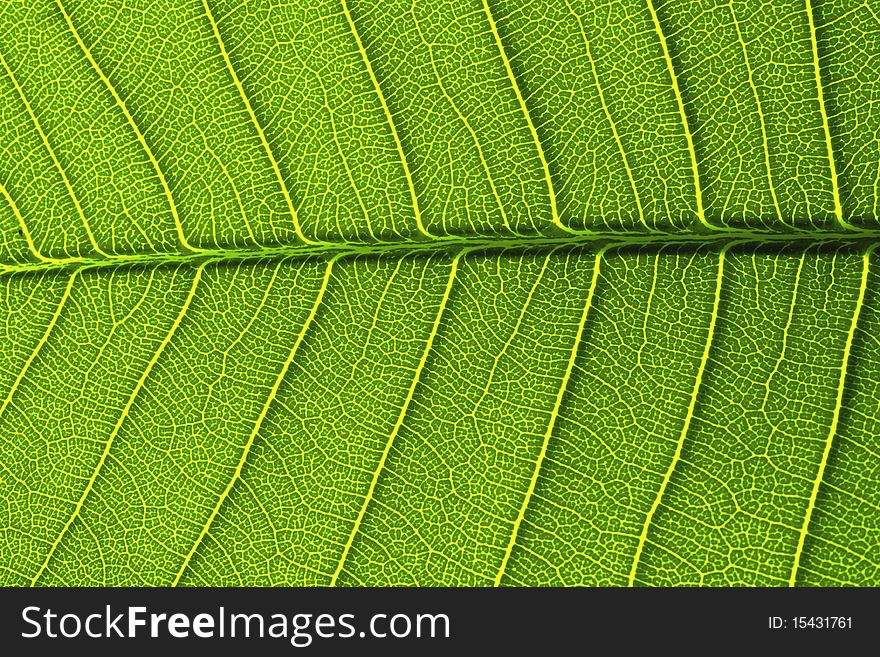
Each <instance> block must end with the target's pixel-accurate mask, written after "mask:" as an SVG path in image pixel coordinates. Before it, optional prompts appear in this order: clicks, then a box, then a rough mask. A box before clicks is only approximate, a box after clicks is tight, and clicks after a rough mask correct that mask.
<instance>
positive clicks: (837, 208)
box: [806, 0, 853, 229]
mask: <svg viewBox="0 0 880 657" xmlns="http://www.w3.org/2000/svg"><path fill="white" fill-rule="evenodd" d="M806 5H807V20H808V21H809V22H810V45H811V47H812V50H813V73H814V75H815V77H816V90H817V92H818V94H819V113H820V114H821V115H822V130H823V131H824V133H825V150H826V152H827V154H828V165H829V167H830V168H831V191H832V193H833V195H834V217H835V218H836V219H837V223H838V224H840V225H841V227H843V228H848V229H852V228H853V226H852V225H850V224H849V223H848V222H846V221H844V219H843V207H842V206H841V204H840V186H839V185H838V182H837V164H836V163H835V161H834V148H833V147H832V146H831V129H830V127H829V125H828V112H827V111H826V110H825V91H824V89H823V87H822V76H821V74H820V73H819V45H818V43H817V42H816V24H815V23H814V21H813V7H812V4H811V2H810V0H806Z"/></svg>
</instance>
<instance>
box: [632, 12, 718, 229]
mask: <svg viewBox="0 0 880 657" xmlns="http://www.w3.org/2000/svg"><path fill="white" fill-rule="evenodd" d="M646 1H647V3H648V10H649V11H650V12H651V20H652V21H654V30H655V31H656V32H657V36H658V38H659V39H660V47H661V48H662V49H663V59H664V60H666V68H667V69H668V70H669V77H670V78H671V80H672V90H673V91H674V92H675V101H676V103H678V113H679V115H681V125H682V128H683V129H684V137H685V140H686V141H687V147H688V154H689V155H690V160H691V170H692V171H693V174H694V187H695V190H696V196H697V219H699V220H700V223H701V224H703V226H705V227H706V228H710V229H712V230H721V228H719V227H718V226H713V225H712V224H710V223H709V222H708V221H706V213H705V211H704V209H703V190H702V188H701V187H700V172H699V170H698V169H697V153H696V151H695V150H694V138H693V136H692V135H691V129H690V126H689V125H688V120H687V115H686V114H685V111H684V98H683V97H682V95H681V89H680V88H679V86H678V77H677V76H676V75H675V67H674V66H673V65H672V57H670V55H669V47H668V46H667V45H666V36H665V35H664V34H663V28H662V27H661V26H660V18H659V17H658V16H657V11H656V10H655V9H654V3H653V1H652V0H646Z"/></svg>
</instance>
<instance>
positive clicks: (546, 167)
mask: <svg viewBox="0 0 880 657" xmlns="http://www.w3.org/2000/svg"><path fill="white" fill-rule="evenodd" d="M483 10H484V11H485V12H486V17H487V18H488V19H489V26H490V27H491V29H492V36H493V37H494V38H495V44H496V45H497V46H498V52H499V54H500V55H501V61H502V62H504V69H505V70H506V71H507V78H508V80H510V85H511V86H512V87H513V92H514V93H515V94H516V99H517V101H518V102H519V107H520V109H521V110H522V113H523V116H524V117H525V119H526V123H527V124H528V126H529V132H530V133H531V134H532V141H534V142H535V148H536V149H537V150H538V159H539V160H540V161H541V168H542V169H543V170H544V181H545V183H546V184H547V193H548V194H549V195H550V211H551V212H552V215H553V223H554V224H556V226H557V227H558V228H561V229H562V230H564V231H566V232H568V233H576V232H577V231H575V230H574V229H572V228H570V227H569V226H566V225H564V224H563V223H562V220H561V219H560V218H559V211H558V209H557V207H556V190H555V189H554V188H553V180H552V179H551V177H550V165H549V164H548V163H547V158H546V156H545V155H544V147H543V146H542V145H541V140H540V139H539V138H538V131H537V129H536V128H535V124H534V122H533V121H532V116H531V114H529V110H528V108H527V107H526V101H525V98H523V95H522V91H521V90H520V88H519V82H517V79H516V76H515V75H514V74H513V69H512V68H511V66H510V59H508V57H507V53H506V52H505V50H504V43H503V42H502V41H501V35H500V34H499V33H498V26H497V25H496V24H495V18H494V17H493V16H492V11H491V10H490V9H489V3H488V2H487V0H483Z"/></svg>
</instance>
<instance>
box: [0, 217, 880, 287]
mask: <svg viewBox="0 0 880 657" xmlns="http://www.w3.org/2000/svg"><path fill="white" fill-rule="evenodd" d="M860 242H864V243H869V244H872V243H877V242H880V228H877V229H870V230H869V229H863V230H858V231H851V232H818V231H817V232H802V233H794V232H792V233H771V232H759V231H748V230H729V231H725V232H723V233H690V234H681V233H651V234H645V233H631V234H623V233H612V232H591V233H584V234H582V235H575V236H572V235H558V236H528V237H473V238H471V237H447V238H437V239H433V240H426V241H403V240H401V241H399V242H382V243H366V242H365V243H345V242H339V243H332V242H321V243H317V244H290V245H283V246H275V247H254V248H238V249H225V248H219V249H201V250H199V251H197V252H169V253H132V254H125V255H110V256H107V257H102V256H84V257H71V258H64V259H54V260H51V261H48V262H36V261H35V262H25V263H17V264H7V265H0V276H2V275H5V274H16V273H27V272H46V271H58V272H65V271H76V270H81V269H116V268H119V267H125V266H160V265H164V264H187V263H190V264H193V265H198V264H201V263H203V262H205V261H211V262H223V261H230V262H233V261H247V260H266V259H282V258H310V257H332V256H345V255H352V256H355V255H376V256H381V255H405V254H410V253H412V254H417V253H425V254H431V253H438V252H443V251H448V252H450V253H456V252H458V251H460V250H462V249H467V250H469V251H470V250H481V249H485V250H507V249H510V250H525V249H530V248H541V247H545V248H550V247H553V248H558V247H563V246H570V247H572V248H575V247H578V246H597V247H598V246H602V247H609V248H613V247H626V246H636V247H638V246H642V247H648V248H650V247H652V246H653V247H656V248H658V249H660V248H663V247H665V246H675V245H680V246H686V245H691V246H707V247H709V248H715V249H718V250H720V249H723V248H725V247H727V248H730V246H731V245H735V244H737V243H740V244H743V245H746V244H753V245H755V246H760V245H764V244H766V245H776V246H784V245H788V244H791V245H802V246H805V247H806V246H815V245H818V244H838V245H841V246H843V245H846V244H857V243H860Z"/></svg>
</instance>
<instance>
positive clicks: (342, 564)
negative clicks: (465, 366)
mask: <svg viewBox="0 0 880 657" xmlns="http://www.w3.org/2000/svg"><path fill="white" fill-rule="evenodd" d="M465 253H466V251H460V252H459V253H458V255H456V256H455V258H454V259H453V260H452V265H451V266H450V269H449V278H448V279H447V281H446V289H445V290H444V291H443V297H442V298H441V299H440V304H439V306H438V308H437V315H436V316H435V317H434V324H433V326H431V332H430V334H429V335H428V340H427V342H426V343H425V348H424V349H423V350H422V357H421V358H420V359H419V363H418V365H417V366H416V371H415V373H414V374H413V378H412V382H411V383H410V386H409V390H408V391H407V393H406V398H405V399H404V400H403V406H402V407H401V409H400V413H399V414H398V416H397V421H396V422H395V423H394V427H393V428H392V429H391V433H390V434H389V436H388V440H387V441H386V443H385V449H384V450H382V456H381V457H380V458H379V463H378V465H377V466H376V470H375V471H374V472H373V479H372V480H371V481H370V487H369V489H368V490H367V494H366V497H364V503H363V504H362V505H361V509H360V511H359V512H358V515H357V518H356V519H355V521H354V526H353V527H352V528H351V533H350V534H349V536H348V540H347V541H346V542H345V546H344V547H343V548H342V556H341V557H340V558H339V563H338V564H337V565H336V570H335V571H334V573H333V576H332V577H331V578H330V586H336V581H337V580H338V579H339V575H340V573H341V572H342V569H343V568H344V567H345V561H346V559H347V558H348V553H349V551H350V550H351V546H352V545H353V544H354V537H355V536H356V535H357V533H358V531H359V530H360V526H361V522H362V521H363V519H364V514H365V513H366V512H367V507H368V506H369V505H370V501H371V500H372V499H373V493H374V491H375V490H376V483H377V482H378V481H379V474H380V473H381V472H382V469H383V468H384V467H385V461H387V460H388V454H389V453H390V452H391V445H392V444H393V443H394V439H395V438H396V437H397V434H398V433H400V428H401V427H402V426H403V420H404V418H405V417H406V412H407V410H408V409H409V405H410V402H412V399H413V395H414V394H415V391H416V387H417V386H418V384H419V378H420V377H421V374H422V371H423V370H424V369H425V363H426V362H427V360H428V354H429V353H430V352H431V347H432V345H433V344H434V338H436V337H437V331H438V330H439V328H440V320H441V319H442V318H443V312H444V310H445V309H446V304H447V302H448V301H449V293H450V292H451V291H452V283H453V281H454V280H455V274H456V271H457V270H458V262H459V260H461V258H462V256H463V255H464V254H465Z"/></svg>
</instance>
